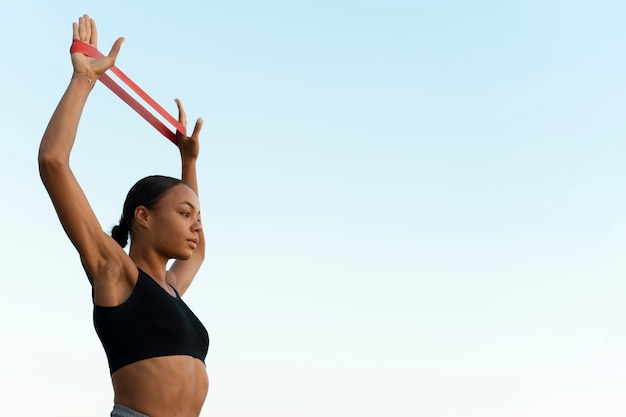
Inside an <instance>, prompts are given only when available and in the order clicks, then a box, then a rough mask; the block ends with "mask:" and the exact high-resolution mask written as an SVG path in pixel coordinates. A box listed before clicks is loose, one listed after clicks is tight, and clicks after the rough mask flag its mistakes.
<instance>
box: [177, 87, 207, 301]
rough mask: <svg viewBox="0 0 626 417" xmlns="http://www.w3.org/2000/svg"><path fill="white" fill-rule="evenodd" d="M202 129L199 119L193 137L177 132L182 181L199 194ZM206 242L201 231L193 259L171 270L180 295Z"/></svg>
mask: <svg viewBox="0 0 626 417" xmlns="http://www.w3.org/2000/svg"><path fill="white" fill-rule="evenodd" d="M176 104H177V105H178V120H179V121H180V123H181V124H182V125H183V126H185V127H187V115H186V114H185V110H184V108H183V105H182V103H181V102H180V100H178V99H177V100H176ZM201 129H202V119H198V120H197V121H196V124H195V126H194V129H193V133H192V134H191V136H185V135H183V134H182V133H180V132H177V143H178V149H179V150H180V159H181V163H182V180H183V181H185V182H186V183H187V184H188V185H189V186H190V187H191V188H192V189H193V191H194V192H195V193H196V195H198V196H199V194H198V177H197V175H196V162H197V160H198V154H199V152H200V142H199V139H200V130H201ZM204 252H205V241H204V232H203V231H202V230H200V240H199V241H198V246H197V247H196V249H195V250H194V252H193V255H192V256H191V258H189V259H187V260H184V261H183V260H176V261H174V263H173V264H172V267H171V268H170V270H169V273H168V275H169V277H168V281H169V282H170V284H172V285H174V286H175V287H176V289H177V290H178V292H179V293H180V294H183V293H184V292H185V291H187V288H189V286H190V285H191V282H192V281H193V279H194V278H195V276H196V274H197V272H198V270H199V269H200V266H201V265H202V262H203V261H204Z"/></svg>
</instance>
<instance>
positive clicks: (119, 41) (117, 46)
mask: <svg viewBox="0 0 626 417" xmlns="http://www.w3.org/2000/svg"><path fill="white" fill-rule="evenodd" d="M124 40H125V39H124V38H117V40H116V41H115V42H114V43H113V46H112V47H111V50H110V51H109V58H111V59H113V62H115V60H116V59H117V54H119V53H120V49H121V48H122V44H123V43H124Z"/></svg>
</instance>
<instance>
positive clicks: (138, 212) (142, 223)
mask: <svg viewBox="0 0 626 417" xmlns="http://www.w3.org/2000/svg"><path fill="white" fill-rule="evenodd" d="M149 220H150V210H148V209H147V208H146V207H145V206H137V207H136V208H135V224H136V225H137V227H145V228H147V227H148V221H149Z"/></svg>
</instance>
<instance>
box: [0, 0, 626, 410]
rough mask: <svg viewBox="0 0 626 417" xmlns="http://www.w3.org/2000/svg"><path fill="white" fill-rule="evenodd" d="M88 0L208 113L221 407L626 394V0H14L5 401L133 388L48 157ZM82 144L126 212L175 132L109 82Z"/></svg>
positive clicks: (13, 403) (208, 311) (59, 406)
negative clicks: (124, 382) (95, 314)
mask: <svg viewBox="0 0 626 417" xmlns="http://www.w3.org/2000/svg"><path fill="white" fill-rule="evenodd" d="M83 13H89V14H90V15H91V16H92V17H93V18H94V19H95V20H96V22H97V24H98V29H99V49H100V50H101V51H103V52H107V51H108V49H109V48H110V45H111V44H112V43H113V42H114V40H115V39H117V37H119V36H124V37H125V38H126V41H125V43H124V45H123V46H122V50H121V52H120V55H119V56H118V60H117V66H118V67H119V68H120V69H121V70H122V71H124V72H125V73H126V74H127V75H128V76H130V77H131V78H132V79H133V80H134V81H135V82H137V83H138V84H139V85H140V86H141V87H142V88H143V89H144V90H146V91H147V92H148V94H150V95H151V96H152V97H153V98H155V99H156V100H157V101H158V102H159V103H161V104H163V105H164V107H166V108H167V109H168V110H169V111H170V112H172V113H175V111H176V107H175V103H174V99H175V98H180V99H181V100H182V102H183V104H184V106H185V108H186V110H187V115H188V118H189V119H190V120H195V119H196V118H197V117H202V118H203V119H204V128H203V130H202V135H201V155H200V160H199V167H198V170H199V172H198V176H199V184H200V201H201V204H202V213H203V224H204V230H205V234H206V239H207V257H206V261H205V263H204V265H203V267H202V269H201V270H200V272H199V274H198V276H197V278H196V280H195V282H194V284H193V285H192V287H191V288H190V290H189V291H188V292H187V293H186V294H185V297H184V299H185V301H186V302H187V304H188V305H190V307H191V308H192V309H193V310H194V312H195V313H196V315H198V316H199V317H200V319H201V320H202V321H203V323H204V324H205V326H206V327H207V329H208V331H209V334H210V337H211V345H210V349H209V354H208V356H207V359H206V364H207V370H208V373H209V378H210V381H211V387H210V390H209V394H208V397H207V400H206V402H205V405H204V409H203V411H202V414H201V415H202V416H203V417H209V416H211V417H248V416H255V417H263V416H267V417H283V416H285V417H286V416H290V417H291V416H301V417H309V416H311V417H312V416H316V417H317V416H325V417H351V416H359V417H383V416H384V417H409V416H411V417H417V416H419V417H451V416H454V417H477V416H480V417H490V416H493V417H526V416H533V417H541V416H550V417H555V416H556V417H560V416H567V417H576V416H585V417H586V416H589V415H601V416H604V417H610V416H623V415H624V414H625V413H626V396H625V395H624V391H625V390H626V358H625V356H624V352H626V330H624V326H623V317H625V316H626V302H625V301H626V282H625V280H624V276H625V275H626V260H625V258H624V254H625V253H626V192H625V189H626V164H624V161H625V160H626V141H625V140H624V138H625V137H626V122H625V120H626V118H625V117H624V113H625V110H626V106H625V103H626V99H625V97H626V82H625V80H626V78H625V76H624V74H626V59H625V54H624V52H623V45H624V44H626V42H625V41H626V32H625V31H624V28H623V21H624V17H626V4H622V3H620V2H616V1H608V0H598V1H591V0H574V1H569V2H565V1H556V0H542V1H536V0H530V1H525V2H517V1H516V2H514V1H505V0H501V1H495V0H492V1H487V0H482V1H481V0H478V1H475V2H464V1H453V0H442V1H437V2H432V1H429V2H426V1H419V0H414V1H400V0H387V1H374V0H362V1H351V0H343V1H342V0H334V1H329V0H319V1H298V0H293V1H279V0H268V1H265V2H258V1H240V0H235V1H229V2H215V1H202V2H200V1H184V0H181V1H178V2H163V1H160V0H154V1H151V2H145V1H136V2H121V1H119V0H111V1H109V2H94V1H69V0H59V1H56V2H44V1H36V0H23V1H20V2H14V3H13V4H11V6H10V7H8V8H5V12H4V13H2V14H0V56H2V57H3V64H2V65H1V66H0V79H2V81H3V82H2V83H1V84H0V96H1V97H3V100H2V101H1V102H0V122H2V125H3V126H4V128H3V131H4V135H3V136H4V140H3V142H2V145H0V146H1V151H0V187H1V189H2V190H3V195H4V197H3V198H2V199H0V219H2V225H1V229H2V233H1V234H0V250H1V251H2V254H3V256H4V260H5V261H4V265H3V269H4V273H3V276H4V281H3V282H4V285H3V293H4V294H3V302H2V303H0V316H1V317H2V320H0V334H1V335H2V340H3V343H2V344H1V345H0V392H2V394H1V398H2V404H3V412H4V413H6V414H7V415H11V416H14V417H26V416H28V417H30V416H34V415H41V416H44V415H45V416H49V417H57V416H58V417H61V416H63V417H79V416H81V417H83V416H86V415H90V416H97V415H101V416H106V415H109V413H110V410H111V408H112V404H113V398H112V389H111V386H110V380H109V374H108V368H107V363H106V357H105V355H104V351H103V349H102V347H101V345H100V342H99V340H98V338H97V336H96V334H95V331H94V330H93V326H92V322H91V313H92V304H91V299H90V287H89V283H88V281H87V279H86V278H85V276H84V273H83V272H82V269H81V267H80V263H79V259H78V255H77V254H76V252H75V250H74V249H73V247H72V246H71V244H70V243H69V241H68V239H67V238H66V237H65V235H64V233H63V230H62V228H61V227H60V224H59V222H58V220H57V218H56V215H55V213H54V210H53V208H52V205H51V203H50V202H49V199H48V197H47V194H46V192H45V190H44V188H43V186H42V184H41V182H40V180H39V175H38V171H37V162H36V157H37V149H38V146H39V141H40V139H41V136H42V134H43V132H44V130H45V127H46V124H47V122H48V120H49V118H50V116H51V114H52V111H53V110H54V108H55V106H56V104H57V103H58V100H59V99H60V97H61V95H62V93H63V91H64V90H65V88H66V86H67V84H68V82H69V79H70V76H71V70H72V67H71V63H70V59H69V53H68V51H69V46H70V43H71V37H72V31H71V24H72V22H74V21H76V20H77V19H78V17H79V16H81V15H82V14H83ZM71 165H72V169H73V171H74V172H75V174H76V176H77V178H78V180H79V182H80V183H81V185H82V187H83V189H84V191H85V193H86V194H87V196H88V198H89V200H90V202H91V204H92V207H93V209H94V211H95V212H96V214H97V215H98V218H99V219H100V222H101V224H102V227H103V228H104V229H105V230H107V231H108V230H110V229H111V227H112V226H113V225H114V224H116V223H117V220H118V219H119V216H120V214H121V207H122V203H123V200H124V197H125V195H126V192H127V191H128V189H129V188H130V186H132V184H134V182H135V181H137V180H138V179H140V178H142V177H144V176H146V175H150V174H156V173H159V174H165V175H173V176H178V175H179V173H180V161H179V157H178V152H177V150H176V148H175V147H174V146H173V145H172V144H171V143H169V142H168V141H167V140H165V139H164V138H163V137H162V136H160V135H159V133H158V132H156V131H155V130H154V129H153V128H152V127H151V126H150V125H148V124H147V123H146V122H145V121H144V120H143V119H141V118H140V117H139V116H138V115H137V114H136V113H134V112H133V111H132V110H131V109H130V108H129V107H128V106H126V105H125V104H124V103H123V102H121V101H120V100H119V99H118V98H117V97H116V96H114V95H113V94H112V93H111V92H110V91H108V90H107V89H106V88H105V87H104V86H103V85H101V84H99V85H97V86H96V87H95V89H94V91H93V92H92V94H91V96H90V98H89V101H88V103H87V106H86V108H85V111H84V113H83V117H82V119H81V124H80V128H79V132H78V138H77V141H76V145H75V147H74V150H73V153H72V159H71Z"/></svg>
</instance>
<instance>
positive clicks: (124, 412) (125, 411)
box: [111, 404, 150, 417]
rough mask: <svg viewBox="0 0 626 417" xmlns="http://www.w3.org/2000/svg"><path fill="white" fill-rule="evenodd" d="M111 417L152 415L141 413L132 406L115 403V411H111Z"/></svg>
mask: <svg viewBox="0 0 626 417" xmlns="http://www.w3.org/2000/svg"><path fill="white" fill-rule="evenodd" d="M111 417H150V416H147V415H145V414H141V413H140V412H139V411H135V410H133V409H132V408H128V407H124V406H123V405H118V404H115V405H114V406H113V411H111Z"/></svg>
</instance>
